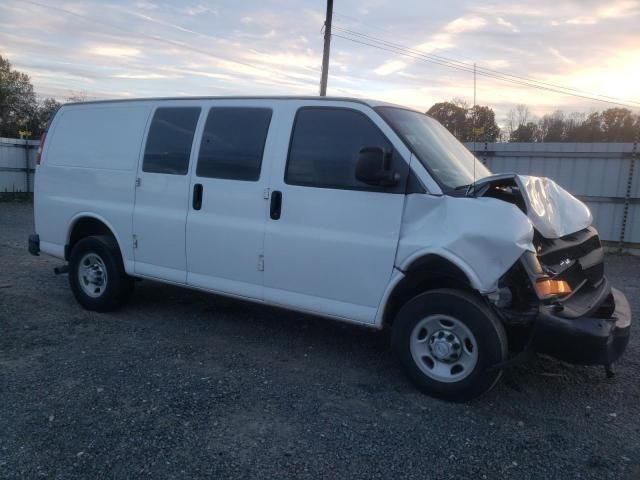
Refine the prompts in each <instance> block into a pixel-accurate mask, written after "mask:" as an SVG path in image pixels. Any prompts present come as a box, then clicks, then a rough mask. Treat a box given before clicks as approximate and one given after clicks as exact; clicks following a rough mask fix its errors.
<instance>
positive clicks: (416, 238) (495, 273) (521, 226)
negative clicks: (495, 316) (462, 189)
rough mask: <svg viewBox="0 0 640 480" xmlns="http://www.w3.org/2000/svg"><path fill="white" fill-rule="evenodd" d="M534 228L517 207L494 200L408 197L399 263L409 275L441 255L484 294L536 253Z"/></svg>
mask: <svg viewBox="0 0 640 480" xmlns="http://www.w3.org/2000/svg"><path fill="white" fill-rule="evenodd" d="M532 242H533V225H532V223H531V221H530V220H529V218H527V216H526V215H525V214H524V213H522V211H521V210H519V209H518V207H516V206H515V205H512V204H510V203H506V202H503V201H501V200H496V199H493V198H465V197H451V196H447V195H442V196H434V195H407V203H406V208H405V212H404V215H403V219H402V232H401V233H400V239H399V243H398V255H397V257H396V265H397V266H398V268H400V270H402V271H406V270H407V269H408V268H409V266H410V265H411V263H412V262H413V261H415V260H416V259H418V258H420V257H423V256H425V255H430V254H435V255H439V256H441V257H443V258H445V259H447V260H449V261H450V262H451V263H453V264H454V265H456V266H457V267H458V268H460V269H461V270H462V271H463V272H464V273H465V274H466V276H467V278H468V279H469V281H470V282H471V286H473V288H475V289H476V290H478V291H480V292H481V293H486V292H491V291H493V290H495V288H496V282H497V281H498V279H499V278H500V277H501V276H502V275H503V274H504V273H505V272H506V271H507V270H508V269H509V268H510V267H511V266H512V265H513V264H514V263H515V262H516V260H517V259H518V258H520V256H521V255H522V254H523V253H524V252H525V251H527V250H529V251H534V247H533V243H532Z"/></svg>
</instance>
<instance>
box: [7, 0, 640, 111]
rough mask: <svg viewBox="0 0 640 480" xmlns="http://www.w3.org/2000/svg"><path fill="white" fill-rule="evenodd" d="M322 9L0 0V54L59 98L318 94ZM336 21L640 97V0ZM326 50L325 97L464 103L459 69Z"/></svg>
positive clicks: (523, 91) (508, 93) (369, 50)
mask: <svg viewBox="0 0 640 480" xmlns="http://www.w3.org/2000/svg"><path fill="white" fill-rule="evenodd" d="M324 9H325V2H324V0H315V1H310V0H307V1H294V0H288V1H285V0H265V1H259V0H245V1H188V0H187V1H182V2H179V1H175V2H164V1H156V0H139V1H124V0H122V1H117V2H108V3H107V2H97V1H82V2H81V1H77V2H72V1H64V0H61V1H57V2H56V1H52V0H35V1H30V0H29V1H27V0H2V2H1V3H0V55H2V56H4V57H7V58H9V60H10V61H11V62H12V64H13V65H14V67H15V68H17V69H19V70H22V71H24V72H26V73H28V74H29V75H30V76H31V78H32V81H33V84H34V86H35V88H36V91H37V93H38V94H39V95H40V96H54V97H57V98H59V99H63V98H64V97H66V96H69V95H70V94H71V93H76V94H77V93H80V94H83V95H85V96H87V97H89V98H123V97H148V96H178V95H256V94H257V95H315V94H317V92H318V83H319V77H320V64H321V58H322V33H321V29H322V25H323V21H324ZM334 22H335V23H334V25H335V26H336V27H337V29H336V31H335V32H334V33H337V34H340V30H338V29H347V30H351V31H353V32H357V33H360V34H365V35H368V36H370V37H376V38H379V39H382V40H385V41H388V42H393V43H396V44H400V45H403V46H407V47H411V48H412V49H415V50H417V51H420V52H424V53H431V54H436V55H441V56H445V57H450V58H453V59H456V60H460V61H463V62H468V63H471V64H472V63H474V62H475V63H477V64H478V65H479V66H483V67H487V68H491V69H495V70H499V71H502V72H505V73H510V74H516V75H524V76H527V77H532V78H534V79H536V80H540V81H544V82H549V83H553V84H560V85H563V86H567V87H570V88H573V89H577V90H580V91H585V92H589V93H594V94H602V95H608V96H614V97H618V98H624V99H626V100H628V101H635V102H640V27H639V25H640V0H611V1H602V0H597V1H594V0H580V1H564V0H553V1H552V0H537V1H535V2H533V1H531V2H522V1H518V0H515V1H512V0H494V1H490V2H483V1H478V0H476V1H442V2H440V1H424V0H421V1H419V0H398V1H394V2H390V1H381V0H370V1H366V2H363V1H347V0H335V18H334ZM359 38H361V39H364V40H365V41H367V42H368V40H367V39H366V37H359ZM331 53H332V55H331V67H330V74H329V88H328V94H329V95H340V96H359V97H371V98H376V99H381V100H386V101H390V102H394V103H400V104H404V105H407V106H411V107H416V108H419V109H422V110H426V109H427V108H429V106H431V105H432V104H433V103H435V102H437V101H442V100H447V99H451V98H453V97H460V98H463V99H465V100H467V101H468V102H469V103H471V102H472V99H473V77H472V75H471V74H470V73H468V72H462V71H458V70H453V69H450V68H447V67H445V66H441V65H436V64H433V63H427V62H425V61H422V60H417V59H414V58H409V57H406V56H402V55H400V54H397V53H392V52H389V51H385V50H381V49H377V48H373V47H370V46H367V45H363V44H359V43H355V42H351V41H348V40H345V39H343V38H338V37H334V39H333V42H332V50H331ZM477 97H478V103H480V104H484V105H490V106H492V107H493V108H494V109H495V110H496V113H497V118H498V121H499V122H502V121H503V119H504V116H505V114H506V112H507V111H508V110H509V109H510V108H511V107H513V106H514V105H515V104H518V103H525V104H527V105H528V106H529V107H530V109H531V110H532V111H533V112H534V113H535V114H536V115H541V114H544V113H548V112H552V111H553V110H556V109H562V110H565V111H574V110H579V111H590V110H601V109H604V108H608V107H609V106H610V105H607V104H604V103H600V102H595V101H591V100H587V99H583V98H576V97H570V96H565V95H558V94H555V93H551V92H546V91H542V90H535V89H531V88H525V87H522V86H517V85H512V84H509V83H503V82H501V81H498V80H495V79H491V78H485V77H478V87H477ZM638 110H639V109H636V111H638Z"/></svg>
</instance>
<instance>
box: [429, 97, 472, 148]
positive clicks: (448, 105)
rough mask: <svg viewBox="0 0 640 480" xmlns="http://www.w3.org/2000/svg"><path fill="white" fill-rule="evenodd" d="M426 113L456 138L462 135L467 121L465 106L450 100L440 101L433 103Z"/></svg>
mask: <svg viewBox="0 0 640 480" xmlns="http://www.w3.org/2000/svg"><path fill="white" fill-rule="evenodd" d="M427 115H431V116H432V117H433V118H435V119H436V120H437V121H439V122H440V123H441V124H442V126H444V127H445V128H446V129H447V130H449V131H450V132H451V133H452V134H453V135H455V137H456V138H458V139H460V138H462V137H463V136H464V134H465V131H466V122H467V108H466V107H463V106H460V105H456V103H454V102H453V101H452V102H440V103H436V104H435V105H433V106H432V107H431V108H430V109H429V110H428V111H427Z"/></svg>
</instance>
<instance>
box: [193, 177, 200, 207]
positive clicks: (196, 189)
mask: <svg viewBox="0 0 640 480" xmlns="http://www.w3.org/2000/svg"><path fill="white" fill-rule="evenodd" d="M192 205H193V209H194V210H200V209H201V208H202V184H201V183H196V184H195V185H194V186H193V204H192Z"/></svg>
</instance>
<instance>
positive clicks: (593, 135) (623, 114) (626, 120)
mask: <svg viewBox="0 0 640 480" xmlns="http://www.w3.org/2000/svg"><path fill="white" fill-rule="evenodd" d="M638 139H640V115H634V114H633V112H632V111H631V110H629V109H626V108H609V109H607V110H604V111H602V112H593V113H590V114H589V115H585V114H582V113H578V112H574V113H572V114H570V115H565V114H564V113H563V112H561V111H559V110H558V111H556V112H554V113H552V114H550V115H544V116H543V117H542V118H540V119H539V120H538V122H537V123H534V122H526V123H524V122H520V123H519V124H518V125H517V126H513V128H512V129H511V133H510V135H509V141H510V142H633V141H636V140H638Z"/></svg>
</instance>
